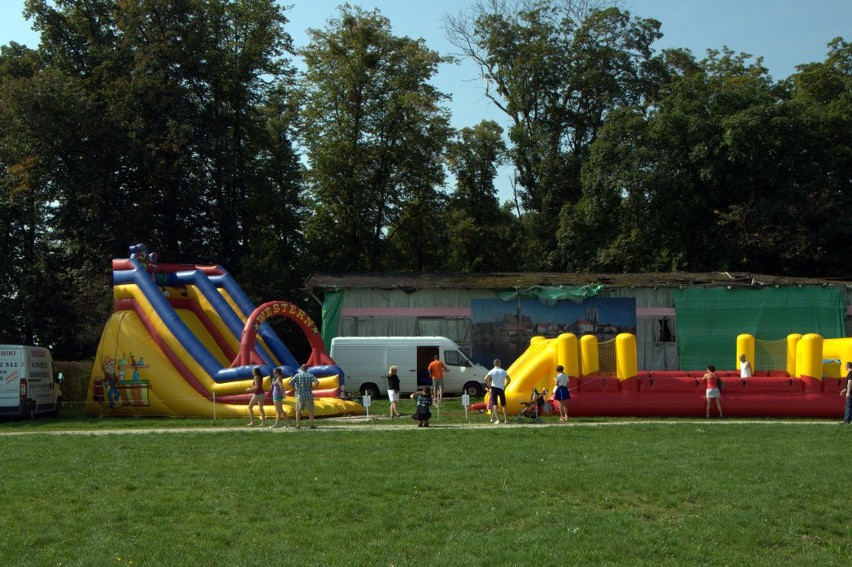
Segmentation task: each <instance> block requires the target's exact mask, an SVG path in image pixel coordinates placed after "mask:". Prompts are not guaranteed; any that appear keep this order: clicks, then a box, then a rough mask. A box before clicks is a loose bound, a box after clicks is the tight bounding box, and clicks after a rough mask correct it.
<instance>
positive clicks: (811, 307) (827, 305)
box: [672, 287, 846, 370]
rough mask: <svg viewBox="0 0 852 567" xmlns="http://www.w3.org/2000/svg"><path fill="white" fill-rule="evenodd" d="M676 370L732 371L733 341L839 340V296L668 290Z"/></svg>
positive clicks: (800, 291) (792, 290)
mask: <svg viewBox="0 0 852 567" xmlns="http://www.w3.org/2000/svg"><path fill="white" fill-rule="evenodd" d="M672 298H673V300H674V306H675V312H676V316H677V337H676V338H677V344H678V354H679V358H680V368H681V370H702V369H704V368H706V367H707V365H708V364H713V365H714V366H716V368H718V369H721V370H733V369H735V368H737V366H736V357H737V354H738V353H737V352H736V348H737V335H741V334H743V333H747V334H751V335H754V336H755V337H756V338H757V339H762V340H778V339H784V338H786V337H787V335H790V334H793V333H800V334H802V335H805V334H807V333H817V334H819V335H822V336H823V337H825V338H837V337H843V336H845V326H844V317H845V313H846V306H845V305H844V300H843V293H842V290H840V289H838V288H834V287H782V288H773V287H770V288H759V289H750V288H749V289H742V288H734V289H726V288H712V289H681V290H673V292H672Z"/></svg>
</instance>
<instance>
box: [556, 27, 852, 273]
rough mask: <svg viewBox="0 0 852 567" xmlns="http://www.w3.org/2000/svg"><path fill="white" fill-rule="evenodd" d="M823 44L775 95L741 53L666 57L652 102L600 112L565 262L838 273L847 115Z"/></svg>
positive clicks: (567, 233)
mask: <svg viewBox="0 0 852 567" xmlns="http://www.w3.org/2000/svg"><path fill="white" fill-rule="evenodd" d="M833 45H834V49H833V50H832V51H831V52H830V54H829V59H828V60H827V61H826V63H824V64H813V65H809V66H804V67H802V68H801V69H800V72H799V73H798V74H796V75H794V76H793V77H792V78H791V79H790V80H789V81H785V82H784V83H783V84H781V85H778V84H774V83H773V82H772V80H771V78H770V77H769V75H768V73H767V70H766V68H765V67H763V65H762V64H761V60H760V59H759V58H758V59H756V60H754V61H752V60H751V56H749V55H748V54H735V53H733V52H732V51H730V50H728V49H723V50H722V51H714V50H711V51H709V52H708V56H707V58H705V59H704V60H703V61H701V62H696V61H695V60H694V59H693V58H692V57H691V55H689V54H687V53H684V52H680V51H671V52H667V53H666V57H667V60H668V62H669V72H670V75H669V77H670V78H669V80H668V81H667V83H666V84H665V85H664V87H663V88H661V90H660V93H661V96H660V97H659V98H658V100H655V101H652V103H651V104H648V105H646V106H633V107H628V106H625V107H623V108H621V109H619V110H618V111H615V112H612V113H611V114H610V115H609V116H608V118H607V123H606V125H605V126H604V127H603V128H602V129H601V131H600V135H599V137H598V139H597V140H596V142H595V143H594V144H593V146H592V151H591V157H590V159H589V161H588V162H587V164H586V165H585V166H584V169H583V191H584V192H583V197H582V199H581V200H580V202H579V204H578V206H577V207H576V208H575V209H574V210H573V211H572V212H571V214H569V215H566V216H565V217H564V218H563V219H562V223H561V227H560V232H559V251H560V254H561V255H562V259H563V261H564V262H565V263H566V265H568V266H570V267H571V268H573V269H579V270H593V271H597V270H612V271H646V270H693V271H710V270H748V271H754V272H766V273H777V274H792V275H826V274H828V275H833V274H838V273H839V270H842V269H843V267H842V266H841V265H840V264H839V263H838V262H837V261H836V258H837V255H838V254H839V253H840V250H842V249H843V248H844V247H845V246H846V245H847V244H848V243H849V242H850V233H852V231H850V230H849V229H848V228H846V227H845V224H844V223H840V222H836V220H835V219H837V218H840V217H841V216H842V212H841V211H843V210H846V209H848V207H849V204H850V203H849V198H850V197H849V195H848V190H844V189H843V188H842V187H845V188H846V189H848V186H849V180H850V175H849V160H848V155H849V153H848V148H849V141H850V137H849V133H848V132H849V125H850V123H849V118H848V117H849V116H850V115H852V113H850V112H849V110H850V106H849V95H848V92H849V88H848V85H849V71H848V67H849V66H848V60H849V55H848V46H844V45H843V42H842V41H836V42H834V44H833ZM844 50H845V51H846V53H845V54H844V53H843V52H844ZM844 60H845V61H846V63H844ZM844 68H845V70H844ZM815 92H818V93H819V94H817V95H816V96H814V93H815ZM844 155H845V156H847V158H846V159H844V158H843V157H840V156H844Z"/></svg>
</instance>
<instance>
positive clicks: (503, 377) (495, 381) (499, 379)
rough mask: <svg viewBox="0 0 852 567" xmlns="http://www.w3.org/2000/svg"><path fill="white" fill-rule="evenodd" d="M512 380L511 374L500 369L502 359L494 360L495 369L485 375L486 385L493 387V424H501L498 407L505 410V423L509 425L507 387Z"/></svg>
mask: <svg viewBox="0 0 852 567" xmlns="http://www.w3.org/2000/svg"><path fill="white" fill-rule="evenodd" d="M511 381H512V379H511V378H510V377H509V374H508V373H507V372H506V371H505V370H503V369H502V368H500V359H499V358H495V359H494V368H492V369H491V370H489V371H488V374H486V375H485V383H486V384H488V385H490V386H491V401H492V403H493V404H494V409H493V410H492V415H491V423H499V422H500V416H499V415H498V414H497V405H498V404H499V405H501V406H502V408H503V423H509V418H508V417H507V416H506V386H508V385H509V383H510V382H511Z"/></svg>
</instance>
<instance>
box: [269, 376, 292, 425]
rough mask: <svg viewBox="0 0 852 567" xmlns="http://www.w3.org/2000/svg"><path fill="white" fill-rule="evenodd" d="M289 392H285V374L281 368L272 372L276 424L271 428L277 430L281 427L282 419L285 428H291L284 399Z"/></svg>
mask: <svg viewBox="0 0 852 567" xmlns="http://www.w3.org/2000/svg"><path fill="white" fill-rule="evenodd" d="M286 397H287V392H286V391H285V390H284V373H283V372H281V369H280V368H276V369H275V370H273V371H272V403H273V404H275V423H274V424H272V425H271V426H270V427H272V428H273V429H277V428H279V427H281V423H280V422H281V418H282V417H283V418H284V427H290V420H288V419H287V412H285V411H284V398H286Z"/></svg>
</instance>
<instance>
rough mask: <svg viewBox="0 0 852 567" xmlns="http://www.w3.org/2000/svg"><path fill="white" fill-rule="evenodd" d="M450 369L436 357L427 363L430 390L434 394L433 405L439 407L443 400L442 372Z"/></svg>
mask: <svg viewBox="0 0 852 567" xmlns="http://www.w3.org/2000/svg"><path fill="white" fill-rule="evenodd" d="M449 371H450V369H449V368H447V365H446V364H444V363H443V362H442V361H441V359H440V358H439V357H438V355H437V354H436V355H435V358H433V359H432V362H430V363H429V377H430V378H431V379H432V390H433V391H434V393H435V405H437V406H440V405H441V400H443V399H444V372H449Z"/></svg>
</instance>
